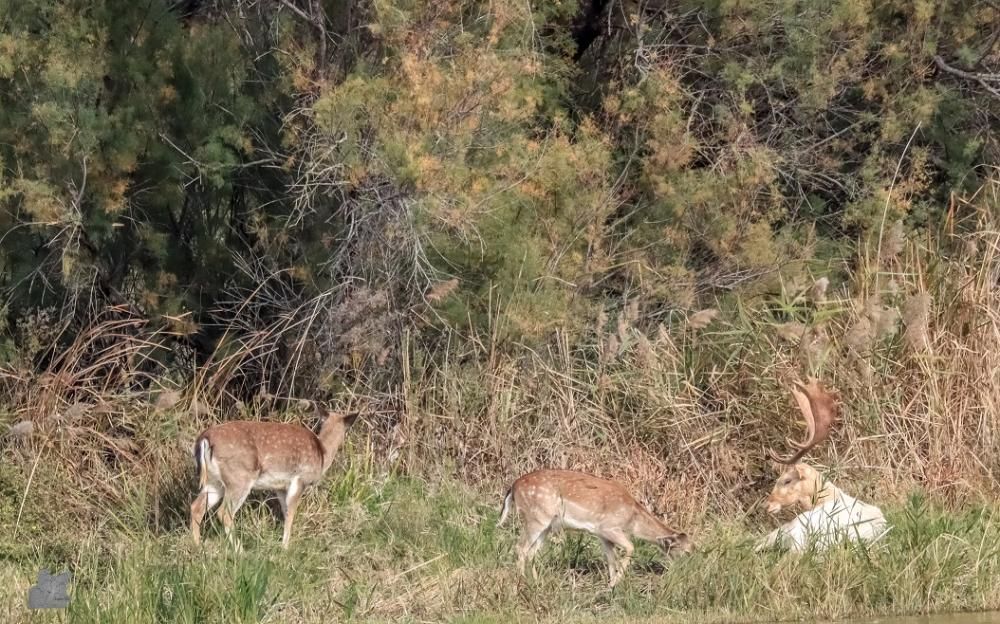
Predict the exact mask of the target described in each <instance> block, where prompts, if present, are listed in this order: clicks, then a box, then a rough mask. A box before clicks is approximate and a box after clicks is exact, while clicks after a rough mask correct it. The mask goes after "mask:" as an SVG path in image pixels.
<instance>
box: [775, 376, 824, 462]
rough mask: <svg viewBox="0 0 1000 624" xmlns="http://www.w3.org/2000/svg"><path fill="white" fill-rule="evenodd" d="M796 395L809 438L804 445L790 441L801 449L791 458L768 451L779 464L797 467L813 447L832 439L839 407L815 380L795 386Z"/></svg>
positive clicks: (793, 391) (794, 394)
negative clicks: (831, 434)
mask: <svg viewBox="0 0 1000 624" xmlns="http://www.w3.org/2000/svg"><path fill="white" fill-rule="evenodd" d="M792 396H793V397H795V403H796V404H797V405H798V406H799V411H800V412H802V417H803V418H804V419H805V421H806V438H805V440H803V441H802V442H795V441H792V440H789V441H788V443H789V444H790V445H791V446H793V447H795V448H796V449H797V450H796V452H795V454H794V455H792V456H791V457H788V458H780V457H778V456H777V455H775V454H774V452H773V451H770V450H769V451H768V457H770V458H771V460H772V461H775V462H778V463H779V464H785V465H789V466H790V465H793V464H795V463H797V462H798V461H799V460H800V459H802V457H803V456H804V455H805V454H806V453H808V452H809V451H810V450H811V449H812V448H813V447H815V446H816V445H817V444H819V443H820V442H823V441H824V440H826V439H827V438H829V437H830V431H831V430H832V429H833V426H834V425H835V424H836V423H837V422H838V420H839V417H840V414H839V406H838V405H837V398H836V396H835V395H834V394H832V393H830V392H828V391H827V390H826V389H825V388H824V387H823V384H822V383H820V382H819V381H818V380H816V379H814V378H810V379H809V382H808V383H805V384H803V383H802V382H800V381H796V382H795V385H794V386H793V387H792Z"/></svg>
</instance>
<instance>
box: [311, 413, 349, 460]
mask: <svg viewBox="0 0 1000 624" xmlns="http://www.w3.org/2000/svg"><path fill="white" fill-rule="evenodd" d="M346 433H347V431H346V428H345V427H344V424H343V423H342V422H340V421H339V420H336V419H334V418H327V419H326V422H324V423H323V427H322V428H320V430H319V434H318V435H317V436H316V437H318V438H319V444H320V446H321V447H323V472H324V473H325V472H326V471H327V469H329V468H330V465H331V464H332V463H333V458H334V457H336V456H337V451H339V450H340V447H341V445H342V444H343V443H344V438H345V437H346Z"/></svg>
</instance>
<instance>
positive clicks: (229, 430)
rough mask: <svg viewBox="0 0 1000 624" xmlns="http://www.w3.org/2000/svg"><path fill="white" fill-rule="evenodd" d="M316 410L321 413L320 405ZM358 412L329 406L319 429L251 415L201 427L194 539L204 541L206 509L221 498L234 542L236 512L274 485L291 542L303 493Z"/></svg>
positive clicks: (197, 444) (327, 462)
mask: <svg viewBox="0 0 1000 624" xmlns="http://www.w3.org/2000/svg"><path fill="white" fill-rule="evenodd" d="M316 411H317V413H319V414H322V412H321V411H320V410H319V408H318V407H317V409H316ZM356 418H357V414H340V413H338V412H332V411H330V412H327V413H326V419H325V420H324V421H323V425H322V427H321V428H320V430H319V434H315V433H313V432H312V431H311V430H309V429H307V428H306V427H303V426H301V425H295V424H290V423H268V422H252V421H230V422H226V423H222V424H220V425H215V426H213V427H209V428H208V429H206V430H205V431H203V432H202V433H201V435H199V436H198V439H197V440H196V441H195V444H194V461H195V466H196V468H197V470H198V486H199V488H200V490H201V491H200V492H199V493H198V496H197V497H196V498H195V499H194V502H193V503H191V534H192V536H193V537H194V541H195V543H196V544H197V543H200V542H201V523H202V520H203V519H204V517H205V513H206V512H208V511H211V510H212V508H214V507H215V505H216V504H218V503H219V501H220V500H222V501H223V503H222V511H221V515H222V524H223V526H224V527H225V530H226V536H227V537H228V538H229V540H230V542H233V534H232V529H233V518H234V516H235V515H236V512H237V511H239V509H240V507H241V506H242V505H243V502H244V501H245V500H246V498H247V495H248V494H250V491H251V490H271V491H277V492H278V493H279V496H278V500H279V502H280V503H281V510H282V512H283V514H284V521H285V528H284V534H283V536H282V539H281V545H282V547H284V548H288V541H289V539H290V538H291V532H292V521H293V519H294V518H295V508H296V506H297V505H298V502H299V497H300V496H301V495H302V492H303V490H304V489H305V488H307V487H308V486H310V485H312V484H313V483H315V482H316V481H319V479H320V477H322V476H323V474H324V473H325V472H326V471H327V469H329V467H330V464H331V463H333V458H334V457H335V456H336V455H337V451H338V450H339V449H340V446H341V444H343V442H344V438H345V436H346V434H347V430H348V429H349V428H350V426H351V425H352V424H353V423H354V421H355V419H356ZM236 546H237V548H238V547H239V544H238V542H236Z"/></svg>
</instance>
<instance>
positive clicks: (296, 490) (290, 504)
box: [281, 477, 302, 549]
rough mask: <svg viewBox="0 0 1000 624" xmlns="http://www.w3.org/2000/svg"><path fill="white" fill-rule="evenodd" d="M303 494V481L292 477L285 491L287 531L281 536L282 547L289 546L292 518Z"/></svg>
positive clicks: (284, 503)
mask: <svg viewBox="0 0 1000 624" xmlns="http://www.w3.org/2000/svg"><path fill="white" fill-rule="evenodd" d="M300 496H302V482H301V481H300V480H299V478H298V477H295V478H294V479H292V482H291V483H290V484H289V485H288V491H287V492H285V498H283V499H281V500H282V505H281V508H282V510H283V511H284V512H285V531H284V534H283V535H282V536H281V547H282V548H286V549H287V548H288V541H289V540H290V539H291V538H292V520H294V519H295V508H296V507H298V504H299V497H300Z"/></svg>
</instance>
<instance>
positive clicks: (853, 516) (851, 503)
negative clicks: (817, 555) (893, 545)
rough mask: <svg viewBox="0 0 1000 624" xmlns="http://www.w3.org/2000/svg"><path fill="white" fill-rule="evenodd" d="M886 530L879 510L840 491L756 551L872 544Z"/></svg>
mask: <svg viewBox="0 0 1000 624" xmlns="http://www.w3.org/2000/svg"><path fill="white" fill-rule="evenodd" d="M888 530H889V524H888V523H887V522H886V520H885V516H883V515H882V511H881V510H880V509H879V508H878V507H875V506H874V505H869V504H868V503H863V502H861V501H859V500H858V499H856V498H854V497H853V496H850V495H848V494H845V493H844V492H840V491H839V490H838V495H837V497H836V498H834V499H832V500H828V501H826V502H824V503H823V504H822V505H820V506H818V507H816V508H815V509H810V510H809V511H804V512H802V513H800V514H799V515H798V516H796V517H795V518H794V519H793V520H791V521H789V522H786V523H785V524H784V525H782V526H781V527H780V528H778V529H775V530H774V531H771V533H769V534H768V535H767V536H766V537H765V538H764V539H763V540H762V541H761V542H760V544H758V547H757V548H758V550H761V549H763V548H767V547H770V546H781V547H784V548H788V549H790V550H793V551H799V552H801V551H803V550H806V549H807V548H810V547H813V548H816V549H817V550H825V549H827V548H829V547H830V546H834V545H836V544H839V543H841V542H843V541H856V542H865V543H872V542H876V541H878V540H879V539H881V538H882V537H883V536H884V535H885V534H886V533H887V532H888Z"/></svg>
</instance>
